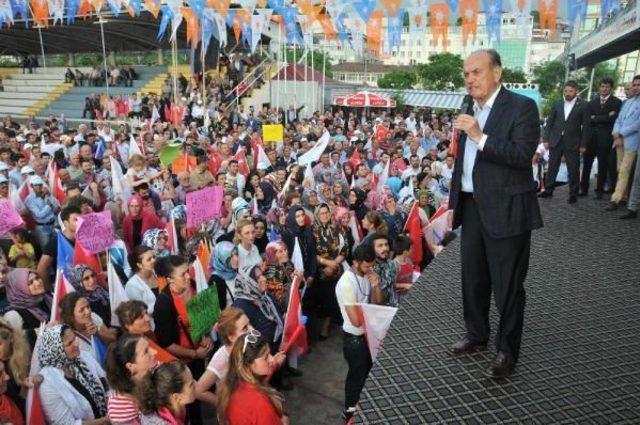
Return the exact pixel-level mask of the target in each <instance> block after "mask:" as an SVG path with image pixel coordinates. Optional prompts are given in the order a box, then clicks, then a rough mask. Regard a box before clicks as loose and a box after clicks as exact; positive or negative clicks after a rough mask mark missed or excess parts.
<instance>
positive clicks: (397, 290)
mask: <svg viewBox="0 0 640 425" xmlns="http://www.w3.org/2000/svg"><path fill="white" fill-rule="evenodd" d="M227 66H228V67H229V70H228V72H226V73H225V74H224V75H225V76H224V78H220V79H209V80H208V81H205V85H206V90H207V91H206V96H205V97H204V98H203V96H202V93H201V87H202V86H201V83H202V80H199V81H198V78H195V79H193V80H192V81H188V80H186V78H185V79H184V80H185V81H181V82H180V83H179V90H180V96H181V97H182V99H183V100H182V104H181V107H182V109H181V110H180V114H179V116H178V118H179V119H175V118H176V115H175V114H174V113H169V114H167V115H165V114H161V115H160V116H159V117H157V118H154V119H152V118H153V109H161V110H164V109H165V107H166V108H169V110H171V108H172V107H174V106H176V105H171V104H170V102H171V100H170V99H171V98H172V96H171V94H172V93H171V91H170V90H172V88H171V87H168V88H167V90H168V91H167V93H163V94H162V95H159V96H155V95H153V94H150V95H146V96H144V99H146V100H143V99H140V98H138V96H136V95H134V96H133V98H134V99H136V102H137V104H136V106H135V108H134V107H133V106H132V112H133V114H134V115H133V116H134V117H135V118H137V119H136V120H135V121H131V122H134V123H135V125H133V126H131V125H128V124H126V123H123V124H121V125H119V126H118V127H115V126H112V125H110V123H109V122H108V121H106V120H98V121H97V122H96V124H95V126H93V125H86V124H81V125H79V126H78V127H77V128H73V127H72V126H70V125H68V124H67V122H66V121H65V120H64V119H57V118H56V117H50V119H48V120H46V121H44V122H41V123H38V122H36V121H35V120H30V121H28V122H26V123H25V124H18V123H17V122H15V121H14V120H12V119H11V117H8V118H6V119H5V120H4V121H3V123H2V126H1V127H0V202H5V203H9V204H11V206H12V208H14V209H15V210H16V211H17V212H18V213H19V214H20V215H21V216H22V219H23V221H24V225H23V226H19V227H15V228H13V229H11V230H10V232H9V233H8V234H7V235H5V236H4V239H0V246H1V247H2V253H3V255H1V256H0V312H1V313H2V314H3V318H1V319H0V357H1V359H2V362H0V365H2V366H0V367H3V368H4V369H3V371H2V372H0V378H2V379H0V382H2V384H4V385H0V393H2V395H0V398H2V403H0V405H1V406H2V407H0V422H1V421H9V422H11V423H14V424H21V423H24V417H25V414H26V413H27V412H26V402H25V394H26V392H27V391H28V390H29V389H30V388H34V387H35V388H37V389H38V394H39V399H40V401H41V404H42V407H43V412H44V415H45V416H46V420H47V422H49V423H52V424H70V423H80V422H82V423H87V424H102V423H105V424H106V423H113V424H186V423H189V424H200V423H203V417H202V410H203V405H207V406H211V407H213V408H215V411H216V413H217V417H218V421H219V422H220V423H222V424H227V423H228V424H281V423H288V422H289V419H288V415H287V409H286V399H285V397H284V394H285V392H286V391H288V390H290V389H291V388H292V387H293V385H294V384H295V378H296V377H297V376H300V375H301V374H302V373H303V371H302V368H301V367H299V366H300V365H299V364H298V357H299V356H298V355H297V354H295V355H294V354H293V353H291V352H285V351H282V350H283V338H284V334H285V329H284V327H285V326H284V325H285V318H286V317H287V313H288V308H289V306H290V300H291V299H292V288H299V289H298V292H297V294H298V295H299V296H300V297H301V300H302V307H301V308H302V314H303V315H304V316H305V317H306V319H305V320H306V331H307V337H306V344H305V345H307V346H308V347H310V349H313V348H314V347H315V346H316V345H317V344H322V343H323V341H324V340H326V339H327V338H328V337H329V336H330V335H331V334H332V333H336V332H340V333H341V334H342V336H343V354H344V358H345V360H346V362H347V364H348V374H347V376H346V379H345V397H344V410H343V417H344V419H345V422H347V423H348V422H349V421H350V420H351V419H352V417H353V415H354V413H355V409H356V405H357V403H358V399H359V396H360V392H361V390H362V388H363V386H364V382H365V380H366V377H367V374H368V372H369V370H370V368H371V365H372V362H371V353H370V352H369V346H368V344H367V342H366V340H365V337H364V333H365V332H364V328H363V323H362V322H361V320H362V319H361V316H360V315H359V313H358V309H357V307H356V304H358V303H369V304H378V305H385V306H391V307H397V306H398V305H399V304H400V303H401V302H402V298H403V296H404V294H405V293H406V292H407V291H408V290H409V289H410V288H411V287H412V286H413V284H414V281H415V278H416V276H417V275H419V273H420V272H421V271H422V270H423V269H424V267H426V265H427V264H428V263H429V262H430V261H431V260H432V258H433V257H434V256H435V255H437V253H438V252H439V251H440V250H441V249H442V247H443V246H444V245H445V244H446V243H447V242H448V240H450V239H451V238H452V237H454V236H452V234H451V233H450V232H448V230H449V229H448V228H447V227H446V226H445V228H444V231H443V232H442V233H440V234H439V235H437V237H435V238H433V237H432V238H430V237H428V236H427V232H426V231H425V229H427V228H429V226H430V225H432V224H433V223H434V222H435V220H436V219H437V218H439V217H442V216H443V214H444V215H446V214H448V213H446V212H443V211H446V210H447V205H448V196H449V190H450V188H451V179H452V175H453V167H454V159H455V155H456V142H455V136H454V134H453V131H452V121H453V118H454V117H455V115H456V113H455V112H452V111H441V112H438V113H436V112H435V111H432V110H430V109H423V110H407V111H391V112H389V111H374V112H372V113H371V114H370V115H365V114H362V113H361V111H357V110H348V109H337V110H334V111H328V110H327V111H315V112H313V111H305V110H304V108H303V109H301V110H296V109H294V108H293V107H290V108H288V109H287V110H276V109H274V108H268V107H264V108H263V109H262V110H254V108H252V107H251V108H248V109H247V110H245V109H244V108H243V107H242V106H237V105H236V106H233V105H229V104H228V103H227V102H228V101H229V99H230V96H232V95H233V92H234V90H233V88H234V87H235V85H236V84H237V83H238V81H240V80H241V78H242V77H241V75H242V73H243V72H245V70H244V68H243V67H242V66H239V65H238V64H237V62H236V60H235V59H233V60H230V61H229V63H228V65H227ZM201 78H202V77H201ZM205 78H206V77H205ZM170 85H171V84H170V82H167V86H170ZM603 86H605V87H606V86H608V87H609V90H610V89H611V86H612V84H610V83H609V82H608V81H603V82H602V84H601V92H600V95H601V100H600V102H601V103H600V104H602V105H604V104H605V103H606V102H607V101H608V99H609V97H607V96H610V95H609V94H607V93H606V90H604V88H603ZM633 87H634V88H633V90H635V91H634V92H633V93H634V95H633V96H630V97H629V100H627V101H626V102H625V103H624V104H623V106H622V111H623V112H620V113H618V112H616V113H615V114H613V115H612V114H610V113H609V112H606V114H601V115H603V117H601V118H602V121H599V120H600V118H598V117H599V115H598V113H592V114H591V116H588V112H586V111H587V110H588V109H587V108H586V106H585V107H584V111H585V112H584V115H583V116H584V117H586V118H585V119H584V121H581V123H580V125H581V126H584V127H581V131H583V130H584V131H586V130H587V129H589V130H590V129H591V128H593V129H594V130H593V131H595V128H596V126H595V125H594V126H593V127H589V126H588V125H587V121H586V120H587V117H588V118H590V120H591V121H593V122H594V123H595V122H604V121H606V120H604V118H606V117H604V115H606V116H607V117H613V116H614V115H619V117H618V118H616V119H615V120H614V119H611V118H609V119H608V121H607V122H609V121H613V122H611V123H610V124H611V126H612V131H611V132H610V134H612V138H613V141H614V142H615V144H616V146H618V145H620V144H621V143H622V145H623V146H624V151H623V152H624V153H623V155H622V158H620V159H619V160H618V161H619V163H620V164H621V166H620V171H619V173H618V181H617V184H614V185H613V186H615V188H616V189H615V190H616V193H618V187H620V191H622V187H623V186H625V187H626V186H627V185H628V183H629V182H630V181H631V178H630V177H629V176H628V175H624V173H625V171H624V170H627V171H626V172H627V174H628V172H629V170H630V169H631V164H632V163H633V159H630V156H631V154H630V153H627V152H628V151H630V150H631V149H632V148H633V146H632V145H631V142H632V140H633V137H634V136H633V135H634V134H635V135H636V137H637V134H638V130H637V125H638V124H637V123H638V122H640V118H639V117H637V116H636V115H637V114H640V107H638V106H637V105H636V104H637V101H636V100H637V96H636V94H638V93H640V77H636V79H634V86H633ZM567 88H568V89H571V88H573V87H572V84H571V83H567ZM568 94H569V95H570V94H571V93H567V90H565V100H564V102H569V103H570V102H572V101H574V98H575V96H574V98H571V96H568ZM163 99H164V101H166V102H167V104H162V102H163ZM596 100H597V99H596ZM594 102H595V101H594ZM594 102H592V103H594ZM204 103H206V105H207V107H208V108H210V109H208V110H207V111H204V110H203V109H204V107H203V104H204ZM585 103H586V102H585ZM596 103H597V102H596ZM160 105H162V106H160ZM211 105H214V106H211ZM576 105H578V104H577V103H574V104H573V105H572V106H573V107H574V108H578V106H576ZM594 105H595V103H594ZM625 105H626V106H625ZM228 106H229V107H228ZM595 106H597V105H595ZM198 107H200V109H201V110H199V109H198ZM563 107H564V108H565V109H564V111H567V109H566V105H560V106H559V110H558V111H556V113H562V112H563V109H562V108H563ZM581 108H582V106H581ZM92 109H93V110H94V111H95V110H96V109H98V108H92ZM576 110H580V111H582V109H576ZM564 113H565V114H567V115H570V114H571V112H570V109H569V112H568V113H567V112H564ZM634 114H636V115H634ZM576 115H577V114H576ZM114 116H118V114H117V113H116V114H115V115H114ZM93 117H95V116H92V118H93ZM633 117H635V118H633ZM103 118H104V117H103ZM634 119H635V121H631V122H627V121H626V120H634ZM560 121H562V122H563V123H565V122H569V121H570V120H567V119H566V116H565V119H564V120H560ZM277 123H279V124H282V125H283V127H284V136H283V138H282V140H279V141H275V142H271V141H264V140H263V134H262V131H261V129H262V125H263V124H277ZM554 123H555V121H554V120H553V119H550V120H549V121H548V123H547V133H545V136H544V137H543V140H542V141H541V145H540V149H539V150H538V152H537V154H536V155H535V156H534V158H533V159H532V173H533V175H534V177H535V178H536V179H537V181H538V182H539V185H540V188H541V189H543V191H542V192H541V193H543V194H544V193H547V194H550V193H552V190H553V189H552V188H553V186H554V179H555V177H556V176H555V175H554V173H556V174H557V169H558V168H559V163H560V159H559V158H560V157H562V156H563V154H564V157H565V158H566V164H567V168H568V175H569V181H570V186H571V194H572V195H571V196H572V197H573V194H574V193H575V195H576V196H578V195H579V194H580V193H579V192H577V191H576V188H575V184H576V180H575V175H574V174H575V169H574V168H573V167H574V165H575V162H573V159H574V158H569V156H567V152H573V150H571V149H569V148H567V147H566V146H565V145H562V143H566V139H567V138H568V136H569V134H570V131H566V132H565V131H563V130H560V137H559V138H558V139H557V140H556V139H555V138H554V136H552V135H553V134H555V132H556V130H555V129H554V128H555V127H554V126H555V124H554ZM634 125H635V127H633V126H634ZM633 128H635V130H632V129H633ZM633 131H635V133H634V132H633ZM598 134H600V133H598ZM558 141H559V142H558ZM619 141H622V142H619ZM547 143H549V144H550V146H549V149H548V151H547V149H546V148H547V145H546V144H547ZM176 145H177V146H178V154H177V155H175V156H172V157H171V159H167V157H166V155H165V154H166V153H167V152H168V150H171V149H173V147H175V146H176ZM558 146H561V148H560V152H558ZM592 146H595V145H592ZM585 147H587V148H588V146H585ZM319 148H320V149H319ZM562 149H564V150H562ZM567 149H568V150H567ZM593 149H594V150H592V151H591V152H593V156H597V157H598V160H599V163H600V161H601V157H600V156H599V155H600V154H601V150H597V149H595V148H593ZM635 149H636V150H637V143H636V145H635ZM602 150H604V149H602ZM585 152H586V149H585ZM545 158H546V159H545ZM583 158H585V167H584V169H585V172H587V167H586V162H587V161H586V158H587V155H585V156H584V157H583ZM602 162H604V163H605V164H608V161H607V159H606V158H604V159H602ZM604 168H605V167H604V166H602V165H599V166H598V183H597V190H598V194H599V195H601V194H602V193H603V192H605V185H607V178H606V177H605V176H603V175H602V173H603V171H602V170H603V169H604ZM544 170H548V172H547V173H546V176H545V175H544V174H545V173H544ZM554 170H555V171H554ZM589 172H590V171H589ZM589 172H587V174H589ZM120 173H122V175H121V177H119V176H120ZM638 175H640V173H638V172H636V177H635V180H634V184H633V189H632V191H631V198H630V200H629V204H628V206H627V208H629V210H630V211H632V212H633V211H635V210H633V208H637V199H636V203H635V204H634V203H633V201H632V199H634V198H633V196H634V195H633V194H634V193H636V195H637V193H638V190H640V188H639V187H638V186H639V184H638ZM587 184H588V180H587ZM608 184H609V187H613V186H612V185H611V183H610V182H609V183H608ZM212 186H218V187H221V188H222V193H223V199H222V201H221V203H222V205H221V211H220V217H219V218H216V219H213V220H210V221H207V222H205V223H203V224H201V225H198V226H196V227H194V226H188V225H187V223H188V220H187V216H188V213H189V212H188V211H187V207H186V204H187V198H188V197H189V194H190V193H193V192H196V191H199V190H202V189H206V188H209V187H212ZM587 188H588V187H586V188H585V187H583V192H586V190H587ZM634 190H635V192H634ZM620 193H621V194H618V195H616V194H614V198H612V201H611V204H616V205H619V204H620V203H621V201H622V200H623V199H624V198H625V197H626V191H625V192H624V193H623V192H620ZM543 196H549V195H543ZM636 198H637V196H636ZM212 202H213V200H212ZM611 204H610V205H611ZM99 211H106V212H108V214H109V216H110V217H111V221H112V223H113V227H114V234H115V241H114V243H113V245H112V246H111V247H110V248H108V249H107V250H106V252H105V253H103V254H101V255H100V256H99V259H98V260H99V261H97V260H95V259H93V260H91V259H88V258H87V257H80V259H78V258H76V257H75V255H74V256H73V257H74V258H68V255H67V251H66V250H65V246H70V247H71V249H72V251H75V250H76V247H77V245H78V242H77V241H76V231H77V229H78V226H79V225H78V222H79V220H80V219H82V217H83V216H84V215H86V214H89V213H92V212H99ZM413 219H415V221H414V222H412V220H413ZM410 224H411V226H410ZM413 224H415V225H416V226H417V228H418V232H419V234H420V235H421V236H419V237H418V239H416V238H415V237H414V236H415V235H413V234H411V233H410V231H409V227H412V226H413ZM447 225H448V224H447ZM423 236H424V237H423ZM417 244H419V246H418V245H417ZM202 247H206V249H207V250H208V251H210V256H209V257H208V258H210V260H209V261H208V262H207V264H206V267H205V269H206V270H205V273H206V276H207V278H208V281H207V284H208V285H207V286H208V287H209V288H215V293H216V295H217V299H218V304H219V307H220V315H219V317H218V318H217V320H215V323H214V324H212V325H211V327H210V329H208V330H207V332H205V333H204V334H203V335H201V336H200V337H199V338H197V339H194V338H192V335H193V328H194V326H195V323H196V319H195V318H194V317H193V316H192V315H191V314H190V307H188V306H190V301H191V300H192V299H194V298H195V297H196V296H197V295H198V291H197V289H196V284H195V274H196V271H195V270H194V267H193V264H194V261H196V260H197V259H198V258H200V256H201V249H202ZM107 254H108V255H107ZM416 254H418V255H417V257H416ZM111 268H113V269H114V270H115V274H116V275H117V276H118V278H119V280H120V281H122V283H123V284H124V292H125V293H126V297H127V298H128V300H126V301H122V302H120V303H119V304H118V305H112V299H113V297H112V296H111V295H112V294H110V291H109V289H107V288H108V286H107V285H106V281H107V280H110V279H112V278H113V277H112V275H111V273H109V270H111ZM107 275H108V279H107V278H106V276H107ZM64 281H67V282H68V284H69V285H70V287H71V288H73V292H71V291H69V293H67V294H66V295H64V297H61V299H60V300H57V299H56V300H54V293H59V291H58V292H56V289H57V288H58V289H59V287H60V285H62V284H63V283H62V282H64ZM43 323H47V324H46V325H44V326H43ZM338 329H339V330H338ZM31 352H33V353H34V356H33V357H32V356H31V354H30V353H31ZM32 359H33V360H32ZM32 362H34V363H35V364H33V363H32ZM36 365H37V367H35V366H36ZM302 365H303V364H302Z"/></svg>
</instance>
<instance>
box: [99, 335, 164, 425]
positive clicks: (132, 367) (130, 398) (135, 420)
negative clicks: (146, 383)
mask: <svg viewBox="0 0 640 425" xmlns="http://www.w3.org/2000/svg"><path fill="white" fill-rule="evenodd" d="M155 364H156V351H155V350H154V349H153V348H152V347H150V346H149V342H148V341H147V339H146V338H144V337H142V336H140V335H132V334H125V335H123V336H121V337H120V338H119V339H118V340H117V341H116V342H115V343H114V344H113V345H111V347H109V351H108V353H107V378H108V380H109V384H110V385H111V393H110V394H109V402H108V404H107V410H108V414H107V415H108V417H109V420H110V421H111V424H113V425H138V424H140V418H139V417H140V411H139V408H138V402H137V399H136V395H135V394H136V392H137V391H136V385H137V384H138V382H140V381H141V380H142V378H143V377H144V375H145V374H146V373H147V372H148V371H149V370H150V369H151V368H152V367H154V366H155Z"/></svg>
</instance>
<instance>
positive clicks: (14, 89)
mask: <svg viewBox="0 0 640 425" xmlns="http://www.w3.org/2000/svg"><path fill="white" fill-rule="evenodd" d="M56 86H57V84H52V85H49V86H40V85H30V86H8V87H5V88H4V91H5V92H9V93H41V94H45V93H49V92H51V91H53V90H54V89H55V87H56Z"/></svg>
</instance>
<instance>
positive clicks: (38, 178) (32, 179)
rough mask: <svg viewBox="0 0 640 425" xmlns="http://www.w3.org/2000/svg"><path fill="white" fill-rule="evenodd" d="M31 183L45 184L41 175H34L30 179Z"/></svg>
mask: <svg viewBox="0 0 640 425" xmlns="http://www.w3.org/2000/svg"><path fill="white" fill-rule="evenodd" d="M29 184H30V185H31V186H44V181H43V180H42V179H41V178H40V176H35V177H32V178H31V180H29Z"/></svg>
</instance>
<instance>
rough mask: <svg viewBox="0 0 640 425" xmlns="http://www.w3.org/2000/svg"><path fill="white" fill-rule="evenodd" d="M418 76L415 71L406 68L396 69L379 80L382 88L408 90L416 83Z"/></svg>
mask: <svg viewBox="0 0 640 425" xmlns="http://www.w3.org/2000/svg"><path fill="white" fill-rule="evenodd" d="M416 80H417V76H416V73H415V72H413V71H409V70H406V69H394V70H393V71H391V72H389V73H388V74H386V75H384V76H383V77H382V78H380V79H379V80H378V87H380V88H381V89H400V90H407V89H410V88H413V86H414V85H415V84H416Z"/></svg>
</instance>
